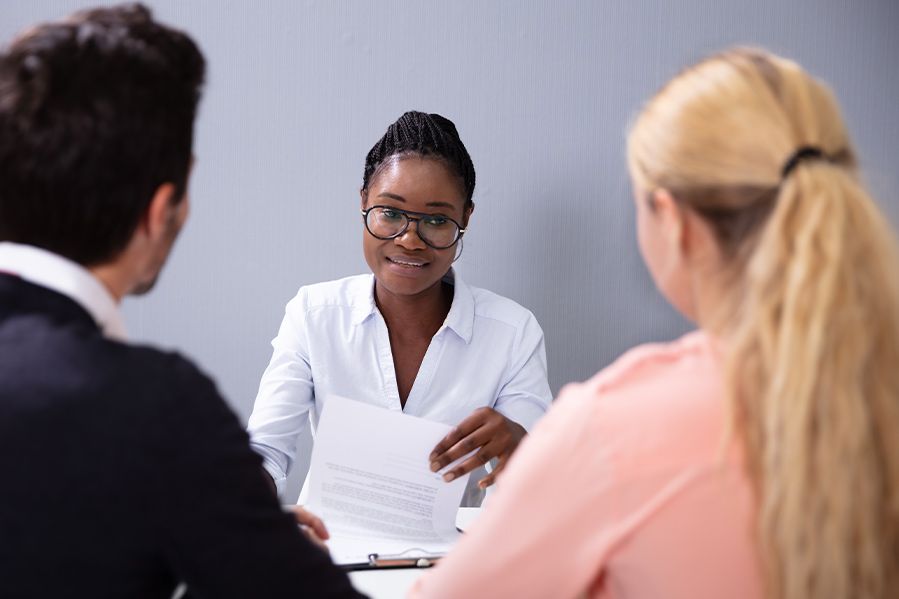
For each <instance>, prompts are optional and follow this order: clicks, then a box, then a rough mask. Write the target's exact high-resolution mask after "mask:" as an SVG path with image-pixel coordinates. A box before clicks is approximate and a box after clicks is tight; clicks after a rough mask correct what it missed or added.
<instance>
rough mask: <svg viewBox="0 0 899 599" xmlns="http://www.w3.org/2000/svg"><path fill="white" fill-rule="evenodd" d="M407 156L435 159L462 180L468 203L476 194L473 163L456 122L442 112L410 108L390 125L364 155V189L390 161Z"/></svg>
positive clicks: (467, 203)
mask: <svg viewBox="0 0 899 599" xmlns="http://www.w3.org/2000/svg"><path fill="white" fill-rule="evenodd" d="M407 156H421V157H429V158H435V159H438V160H440V161H442V162H443V163H444V164H445V165H446V166H447V167H448V168H449V169H450V172H452V173H454V174H455V175H457V176H458V177H459V179H461V181H462V186H463V189H464V191H465V204H466V206H468V205H470V204H471V203H472V202H471V198H472V195H474V180H475V175H474V164H473V163H472V161H471V156H469V155H468V150H466V149H465V145H464V144H463V143H462V140H461V139H460V138H459V132H458V131H456V126H455V125H454V124H453V122H452V121H451V120H449V119H447V118H445V117H442V116H440V115H439V114H427V113H425V112H417V111H409V112H407V113H405V114H403V116H401V117H400V118H398V119H397V120H396V122H394V123H393V124H392V125H390V126H389V127H387V132H386V133H384V136H383V137H382V138H381V139H379V140H378V142H377V143H376V144H375V145H374V146H373V147H372V149H371V150H369V152H368V155H367V156H366V157H365V171H364V172H363V174H362V189H363V190H367V189H368V186H369V184H370V183H371V180H372V178H373V177H374V176H375V175H376V174H377V173H378V172H379V171H380V170H381V169H382V168H383V167H384V166H385V165H387V164H389V163H390V162H391V160H394V159H397V158H404V157H407Z"/></svg>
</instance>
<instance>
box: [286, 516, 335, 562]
mask: <svg viewBox="0 0 899 599" xmlns="http://www.w3.org/2000/svg"><path fill="white" fill-rule="evenodd" d="M290 511H291V512H293V517H294V518H296V521H297V524H299V525H300V529H301V530H302V531H303V533H304V534H305V535H306V537H307V538H308V539H309V540H310V541H312V542H313V543H314V544H315V545H317V546H318V547H320V548H321V549H323V550H324V551H325V553H328V546H327V545H325V541H326V540H328V538H330V536H331V535H329V534H328V529H327V528H325V523H324V522H322V519H321V518H319V517H318V516H316V515H315V514H313V513H312V512H310V511H308V510H305V509H303V508H301V507H300V506H298V505H295V506H292V507H291V508H290Z"/></svg>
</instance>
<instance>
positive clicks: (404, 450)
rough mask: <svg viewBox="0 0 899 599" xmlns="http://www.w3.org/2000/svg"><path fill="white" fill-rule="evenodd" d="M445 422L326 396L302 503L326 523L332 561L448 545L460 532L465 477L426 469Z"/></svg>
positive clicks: (427, 551)
mask: <svg viewBox="0 0 899 599" xmlns="http://www.w3.org/2000/svg"><path fill="white" fill-rule="evenodd" d="M450 429H451V427H449V426H447V425H445V424H441V423H439V422H432V421H430V420H424V419H422V418H416V417H414V416H409V415H407V414H403V413H402V412H393V411H391V410H387V409H384V408H379V407H376V406H372V405H369V404H365V403H361V402H357V401H352V400H349V399H346V398H343V397H338V396H330V397H328V399H327V401H326V402H325V407H324V410H323V411H322V415H321V418H320V420H319V423H318V427H317V430H316V434H315V446H314V447H313V450H312V461H311V464H310V470H309V486H310V488H309V506H308V507H309V509H310V510H311V511H312V512H314V513H315V514H317V515H318V516H320V517H321V518H322V519H323V520H324V522H325V525H326V526H327V527H328V532H329V533H330V534H331V539H330V540H329V541H328V547H329V548H330V550H331V557H332V559H333V560H334V562H335V563H337V564H353V563H364V562H367V561H368V554H370V553H377V554H379V555H396V554H403V555H407V556H413V555H435V554H437V555H439V554H443V553H446V552H447V551H449V549H450V547H451V546H452V545H453V543H454V542H455V541H456V540H457V539H458V537H459V532H458V531H457V530H456V526H455V522H456V512H457V510H458V508H459V503H460V501H461V500H462V494H463V492H464V491H465V485H466V483H467V482H468V476H467V475H466V476H463V477H461V478H458V479H456V480H454V481H452V482H450V483H446V482H444V481H443V479H442V478H441V474H442V472H444V471H445V470H446V468H445V469H444V470H443V471H441V472H431V470H430V467H429V462H428V456H429V455H430V453H431V450H433V449H434V446H435V445H436V444H437V443H438V442H439V441H440V440H441V439H442V438H443V437H444V436H446V434H447V433H449V431H450ZM451 466H452V465H451ZM449 467H450V466H448V467H447V468H449Z"/></svg>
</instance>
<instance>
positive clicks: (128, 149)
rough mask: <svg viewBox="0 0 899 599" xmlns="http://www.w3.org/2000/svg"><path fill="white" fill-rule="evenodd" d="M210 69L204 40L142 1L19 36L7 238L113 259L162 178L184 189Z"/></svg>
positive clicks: (9, 139)
mask: <svg viewBox="0 0 899 599" xmlns="http://www.w3.org/2000/svg"><path fill="white" fill-rule="evenodd" d="M204 71H205V61H204V59H203V55H202V54H201V53H200V51H199V49H198V48H197V46H196V45H195V44H194V42H193V41H192V40H191V39H190V38H189V37H188V36H187V35H185V34H184V33H181V32H179V31H175V30H173V29H170V28H168V27H165V26H163V25H161V24H159V23H157V22H155V21H154V20H153V19H152V15H151V14H150V11H149V10H148V9H147V8H145V7H144V6H142V5H139V4H133V5H125V6H119V7H114V8H103V9H95V10H89V11H85V12H81V13H78V14H75V15H73V16H72V17H70V18H68V19H66V20H64V21H60V22H56V23H49V24H44V25H40V26H37V27H35V28H33V29H30V30H28V31H26V32H24V33H22V34H21V35H20V36H19V37H17V38H16V39H15V40H13V42H12V44H11V45H10V46H9V47H8V48H6V49H5V50H4V51H3V52H2V53H0V241H14V242H18V243H25V244H29V245H34V246H38V247H42V248H45V249H47V250H49V251H51V252H54V253H56V254H59V255H62V256H65V257H67V258H69V259H71V260H74V261H75V262H78V263H80V264H83V265H85V266H91V265H96V264H102V263H104V262H107V261H109V260H112V259H114V258H115V257H116V256H117V255H118V254H119V253H120V252H121V251H122V250H123V249H124V248H125V247H126V245H127V244H128V242H129V240H130V239H131V237H132V235H133V234H134V231H135V229H136V228H137V225H138V223H139V222H140V219H141V218H142V216H143V214H144V212H145V210H146V208H147V206H148V205H149V202H150V200H151V199H152V198H153V195H154V192H155V191H156V190H157V189H158V188H159V186H160V185H162V184H164V183H173V184H174V185H175V187H176V189H177V193H176V201H180V199H181V197H182V196H183V194H184V192H185V188H186V185H187V176H188V171H189V168H190V161H191V155H192V145H193V123H194V117H195V115H196V110H197V104H198V102H199V99H200V93H201V88H202V85H203V77H204Z"/></svg>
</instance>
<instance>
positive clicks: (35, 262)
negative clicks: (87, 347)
mask: <svg viewBox="0 0 899 599" xmlns="http://www.w3.org/2000/svg"><path fill="white" fill-rule="evenodd" d="M0 271H5V272H8V273H10V274H13V275H17V276H19V277H20V278H22V279H24V280H26V281H28V282H29V283H34V284H35V285H40V286H41V287H45V288H47V289H51V290H53V291H56V292H57V293H61V294H62V295H65V296H66V297H68V298H70V299H71V300H73V301H74V302H76V303H77V304H78V305H80V306H81V307H82V308H84V309H85V310H87V312H88V314H90V315H91V317H92V318H93V319H94V322H96V323H97V326H98V327H100V330H101V331H102V332H103V335H104V336H106V337H108V338H109V339H114V340H116V341H124V340H125V339H126V338H127V336H128V334H127V332H126V330H125V322H124V320H123V319H122V313H121V312H120V311H119V307H118V304H116V301H115V299H113V297H112V295H111V294H110V293H109V291H108V290H107V289H106V287H104V286H103V284H102V283H101V282H100V281H99V280H98V279H97V278H96V277H95V276H94V275H92V274H91V273H90V271H88V270H87V269H86V268H84V267H83V266H81V265H80V264H78V263H76V262H73V261H71V260H69V259H68V258H64V257H62V256H60V255H58V254H54V253H52V252H49V251H47V250H44V249H41V248H38V247H34V246H31V245H23V244H19V243H12V242H9V241H3V242H0Z"/></svg>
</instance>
